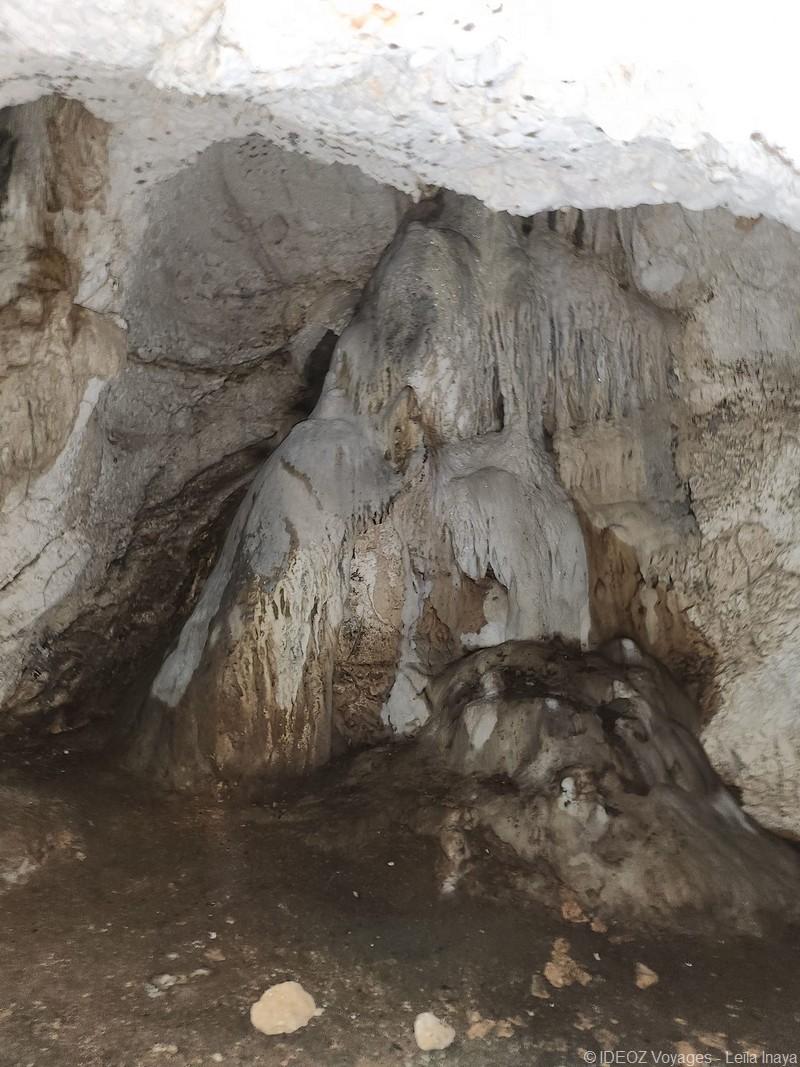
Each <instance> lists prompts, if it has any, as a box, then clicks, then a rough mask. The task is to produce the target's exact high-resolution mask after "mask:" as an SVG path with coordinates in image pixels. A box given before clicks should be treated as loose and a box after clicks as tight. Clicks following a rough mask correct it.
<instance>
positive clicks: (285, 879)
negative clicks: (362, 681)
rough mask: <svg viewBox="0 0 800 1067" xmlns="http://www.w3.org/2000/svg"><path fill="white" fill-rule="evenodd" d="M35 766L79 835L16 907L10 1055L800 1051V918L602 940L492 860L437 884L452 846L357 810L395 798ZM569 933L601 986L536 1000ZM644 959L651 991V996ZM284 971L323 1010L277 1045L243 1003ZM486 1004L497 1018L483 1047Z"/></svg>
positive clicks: (18, 1065) (464, 1060) (8, 1011)
mask: <svg viewBox="0 0 800 1067" xmlns="http://www.w3.org/2000/svg"><path fill="white" fill-rule="evenodd" d="M15 773H16V774H17V777H18V778H19V768H17V771H16V772H15ZM23 776H27V782H28V784H29V785H30V786H31V788H32V789H34V790H40V791H41V790H44V791H45V792H48V793H49V794H50V795H57V796H58V797H59V798H61V800H63V802H64V803H65V804H66V806H67V808H68V809H69V810H70V811H71V812H72V816H71V818H72V820H73V836H72V837H71V838H69V841H70V842H71V843H70V844H69V846H68V847H66V848H63V849H60V850H59V851H58V852H56V853H54V854H53V856H52V857H51V858H50V859H49V860H48V861H47V862H46V863H45V864H44V865H43V866H42V868H41V869H40V870H39V871H38V872H36V873H35V874H34V875H33V876H32V877H31V878H30V880H29V881H28V882H27V883H26V884H24V885H21V886H15V887H14V888H12V889H10V890H8V891H7V892H5V893H4V894H3V896H2V897H1V898H0V909H1V914H2V932H1V933H0V938H1V941H0V950H1V952H2V956H1V957H0V958H2V968H1V969H0V1064H2V1065H3V1067H6V1065H8V1067H11V1065H13V1067H24V1065H36V1067H39V1065H42V1067H44V1065H50V1064H58V1065H64V1067H67V1065H68V1067H83V1065H101V1064H102V1065H108V1067H123V1065H124V1067H128V1065H130V1067H134V1065H136V1067H145V1065H147V1067H150V1065H156V1064H165V1065H167V1064H168V1065H170V1067H180V1065H184V1064H185V1065H188V1064H212V1063H223V1064H228V1065H231V1067H233V1065H249V1064H259V1065H264V1067H273V1065H274V1067H278V1065H296V1067H306V1065H308V1067H311V1065H314V1067H322V1065H331V1067H337V1065H342V1067H345V1065H346V1067H378V1065H391V1064H397V1065H398V1067H399V1065H412V1064H413V1065H416V1064H432V1065H435V1064H438V1063H442V1064H444V1063H452V1064H459V1065H465V1067H473V1065H474V1067H478V1065H480V1067H489V1065H491V1067H506V1065H509V1067H510V1065H512V1064H513V1065H521V1064H545V1065H548V1064H577V1063H583V1062H589V1063H592V1062H601V1054H602V1053H603V1052H604V1051H606V1052H607V1051H608V1050H613V1051H615V1052H618V1053H620V1052H621V1053H625V1054H628V1055H627V1059H626V1062H635V1060H636V1059H639V1058H640V1057H641V1059H640V1062H645V1063H649V1064H652V1063H656V1062H672V1063H674V1062H676V1061H675V1060H674V1059H672V1060H666V1061H665V1060H664V1059H663V1058H662V1059H661V1060H660V1061H659V1054H660V1055H661V1056H662V1057H666V1056H669V1057H674V1056H675V1055H678V1056H680V1055H683V1056H684V1057H686V1056H687V1055H688V1054H689V1053H690V1052H691V1051H694V1052H696V1053H700V1054H706V1055H707V1057H708V1059H707V1060H706V1061H705V1062H721V1063H724V1062H726V1053H727V1062H744V1060H743V1058H742V1054H744V1053H747V1052H748V1051H749V1050H756V1056H757V1059H751V1060H750V1062H765V1061H764V1060H763V1059H762V1058H761V1050H763V1051H765V1052H768V1053H772V1054H782V1055H783V1056H789V1057H791V1056H792V1055H794V1056H796V1057H800V969H799V967H798V939H797V936H796V934H795V933H794V932H791V931H781V930H775V931H773V932H772V933H770V934H769V935H764V936H763V937H762V938H761V939H747V938H742V937H737V938H731V937H726V936H724V934H723V933H721V932H719V931H716V932H714V931H711V930H709V931H708V933H707V934H706V936H704V937H697V936H689V935H687V934H682V933H679V932H671V933H669V934H665V933H661V934H641V933H637V932H635V931H632V930H626V929H624V928H623V927H621V926H616V927H613V926H612V927H611V928H610V929H609V930H608V931H607V932H605V933H598V932H594V931H592V930H591V929H590V928H589V926H588V925H586V924H580V925H577V924H574V923H568V922H566V921H564V919H562V917H561V915H560V913H559V912H558V910H552V911H551V910H547V909H544V908H542V907H541V906H540V905H537V904H535V903H534V902H532V901H531V900H530V899H528V898H527V897H525V896H523V895H522V894H521V893H518V892H516V891H514V890H512V889H510V888H509V885H508V884H507V883H505V884H504V885H501V884H500V881H497V880H496V879H495V875H494V874H493V872H496V871H497V870H498V865H492V864H491V863H490V862H489V861H490V860H491V857H488V859H487V862H486V867H485V870H486V874H485V878H484V883H483V891H482V892H481V893H480V894H478V895H474V894H473V895H467V894H465V893H462V892H460V891H458V890H457V891H456V892H455V893H454V894H452V895H451V896H442V895H441V894H440V893H439V889H438V882H437V877H436V874H435V871H436V865H437V857H438V855H439V846H438V843H437V841H436V840H435V839H434V838H432V837H427V836H422V835H420V834H418V833H416V832H414V831H413V830H411V829H410V827H409V826H408V825H406V823H405V822H404V818H403V803H402V798H398V802H397V805H396V810H395V811H394V812H390V813H389V817H388V818H387V820H386V821H385V822H383V823H381V820H377V821H376V820H372V821H370V820H369V819H367V820H366V821H365V820H364V818H363V815H364V813H365V811H368V810H369V808H370V805H375V804H380V805H385V804H386V797H385V796H382V795H381V794H380V791H378V792H377V793H375V794H374V795H371V793H370V789H369V786H368V785H367V786H364V787H360V788H353V787H351V786H343V785H342V781H341V780H339V779H337V777H336V772H335V771H333V772H329V774H328V775H327V776H325V777H324V778H323V779H321V780H320V782H319V783H318V784H317V785H315V786H313V787H312V791H311V792H308V793H306V794H304V795H303V796H302V797H294V798H292V797H289V796H284V797H283V798H281V799H279V800H277V801H271V802H262V803H261V804H258V805H255V804H249V805H237V806H235V807H234V806H232V805H230V804H222V803H218V804H214V803H211V802H205V803H202V804H201V803H198V802H196V801H189V800H186V799H184V798H178V797H174V796H166V797H164V796H160V795H155V794H154V793H153V792H152V791H147V790H146V789H144V788H143V786H142V785H141V784H139V783H136V782H134V781H132V780H129V779H127V778H125V776H123V775H120V774H118V773H110V772H108V771H107V770H103V769H102V768H97V767H96V766H94V767H93V766H92V761H91V760H87V759H86V758H85V757H80V756H77V755H76V756H74V757H72V756H69V755H64V756H63V757H62V758H61V759H60V760H59V761H57V762H55V763H54V762H53V760H52V759H48V760H45V761H31V762H30V764H29V766H28V767H27V768H23ZM387 827H390V829H387ZM558 937H562V938H566V939H567V940H568V941H569V944H570V952H571V955H572V956H573V957H574V958H575V959H576V960H577V961H578V962H579V963H580V964H582V965H583V966H584V967H585V969H586V970H588V971H589V972H590V973H591V975H592V979H591V981H590V982H589V983H588V984H587V985H586V986H581V985H579V984H575V985H572V986H570V987H568V988H562V989H553V990H552V995H551V996H550V998H549V999H547V1000H542V999H536V998H534V997H533V996H532V995H531V992H530V985H531V977H532V975H533V974H534V973H535V972H540V971H541V970H542V968H543V966H544V964H545V963H546V962H547V961H548V959H549V958H550V954H551V950H552V946H553V942H554V939H556V938H558ZM637 963H644V964H646V965H647V966H648V967H650V968H652V970H653V971H655V972H656V974H657V975H658V976H659V981H658V983H657V984H656V985H653V986H652V987H651V988H649V989H646V990H642V989H639V988H637V986H636V985H635V982H634V975H635V967H636V964H637ZM164 975H170V976H172V978H169V979H163V978H162V979H160V985H161V986H164V987H165V988H160V987H159V982H154V981H153V980H154V979H155V978H157V977H158V976H164ZM172 979H175V981H174V983H172ZM289 979H294V980H297V981H299V982H301V983H302V985H303V986H304V987H305V988H306V989H307V990H308V991H309V992H310V993H311V994H312V995H313V996H314V997H315V999H316V1002H317V1004H318V1005H319V1006H321V1007H322V1008H323V1009H324V1010H323V1012H322V1014H321V1015H320V1016H319V1017H317V1018H315V1019H312V1021H311V1022H310V1023H309V1024H308V1026H307V1027H305V1028H304V1029H302V1030H299V1031H297V1032H296V1033H294V1034H292V1035H288V1036H282V1037H266V1036H264V1035H262V1034H260V1033H259V1032H258V1031H256V1030H255V1029H253V1027H252V1026H251V1024H250V1022H249V1018H248V1009H249V1006H250V1004H251V1003H252V1002H253V1001H254V1000H256V999H257V998H258V996H259V995H260V994H261V992H262V991H263V990H264V989H265V988H266V987H268V986H269V985H271V984H273V983H275V982H281V981H285V980H289ZM170 983H172V984H170ZM423 1011H432V1012H434V1013H436V1014H437V1015H439V1016H440V1017H441V1018H443V1019H447V1020H448V1021H450V1022H451V1023H452V1024H453V1025H454V1026H455V1028H456V1031H457V1037H456V1041H455V1043H454V1044H453V1045H452V1046H451V1047H450V1048H449V1049H448V1050H447V1051H444V1052H434V1053H422V1052H420V1051H419V1050H418V1049H417V1047H416V1045H415V1043H414V1038H413V1030H412V1027H413V1020H414V1017H415V1016H416V1014H417V1013H418V1012H423ZM478 1019H480V1020H494V1021H495V1024H496V1025H495V1026H493V1027H491V1028H488V1025H487V1026H480V1025H479V1026H478V1027H477V1028H476V1029H477V1030H479V1031H483V1030H487V1029H488V1033H486V1034H485V1036H475V1037H473V1038H472V1039H470V1038H469V1037H468V1036H467V1031H468V1029H469V1027H470V1025H471V1023H472V1022H475V1021H476V1020H478ZM734 1055H739V1056H740V1059H739V1060H738V1061H734V1060H733V1056H734ZM593 1056H594V1057H595V1059H592V1057H593ZM606 1062H608V1061H606ZM677 1062H687V1060H686V1059H684V1060H682V1061H681V1060H680V1059H679V1060H678V1061H677ZM688 1062H691V1060H689V1061H688ZM778 1062H780V1061H778ZM782 1062H792V1060H791V1059H789V1060H784V1061H782ZM794 1062H797V1059H795V1060H794Z"/></svg>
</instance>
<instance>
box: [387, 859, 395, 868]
mask: <svg viewBox="0 0 800 1067" xmlns="http://www.w3.org/2000/svg"><path fill="white" fill-rule="evenodd" d="M386 866H387V867H394V860H389V862H388V863H387V864H386Z"/></svg>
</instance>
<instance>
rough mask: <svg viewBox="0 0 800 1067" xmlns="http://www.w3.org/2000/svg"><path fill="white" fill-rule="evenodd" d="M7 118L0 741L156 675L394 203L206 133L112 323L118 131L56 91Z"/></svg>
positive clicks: (367, 265) (340, 172) (339, 172)
mask: <svg viewBox="0 0 800 1067" xmlns="http://www.w3.org/2000/svg"><path fill="white" fill-rule="evenodd" d="M4 128H5V131H6V132H5V135H4V136H5V144H6V154H7V157H8V166H7V169H6V173H5V175H4V181H5V187H6V196H5V205H4V210H3V215H2V222H0V225H1V226H2V230H3V239H4V257H3V264H2V272H1V276H0V282H1V283H2V289H3V301H4V302H5V306H4V309H3V312H2V317H0V332H2V337H3V352H4V356H3V362H2V365H0V384H2V393H1V394H0V405H1V406H2V409H3V417H2V419H0V707H2V708H3V713H2V715H0V731H5V730H8V729H9V728H11V727H12V726H14V725H19V724H20V723H23V724H24V723H25V722H26V721H30V722H35V723H37V725H39V726H41V724H42V721H44V725H45V726H46V727H47V728H49V729H51V730H54V731H60V730H64V729H70V728H72V727H74V726H76V725H81V724H83V723H85V722H86V721H87V720H88V719H89V718H90V717H91V716H93V715H97V714H98V713H109V712H114V713H115V714H116V713H118V712H119V704H120V700H123V701H124V699H125V694H126V693H128V694H135V693H136V691H137V689H138V690H140V691H141V690H143V689H146V686H147V684H148V681H149V677H148V676H152V672H153V670H154V669H155V667H156V666H157V659H156V660H155V661H154V662H153V663H152V665H148V661H149V657H152V656H153V655H154V654H155V655H156V657H160V655H161V654H162V650H163V647H164V644H165V643H168V642H169V640H170V639H171V637H172V636H173V635H174V634H175V632H176V630H177V629H178V628H179V627H180V624H181V622H182V621H183V619H184V618H185V616H186V614H187V613H188V610H189V609H190V608H191V605H192V604H193V602H194V600H195V599H196V596H197V593H198V591H199V587H200V585H201V584H202V581H203V579H204V577H205V575H206V574H207V572H208V569H209V566H210V563H211V561H212V560H213V558H214V556H215V554H216V552H217V549H218V546H219V542H220V540H221V535H222V534H223V533H224V525H225V523H226V522H227V521H229V518H230V516H231V514H232V511H233V509H234V508H235V506H236V505H237V504H238V503H239V501H240V500H241V497H242V495H243V493H244V490H245V488H246V485H247V483H248V482H249V481H250V480H251V478H252V476H253V474H254V472H255V471H256V470H257V468H258V467H259V465H260V464H261V463H262V462H263V460H264V458H265V457H266V456H267V455H269V453H270V452H271V451H272V450H273V449H274V447H275V446H276V444H277V443H279V442H280V441H281V440H282V438H283V437H284V436H285V434H286V433H287V431H288V430H289V429H290V428H291V426H293V425H294V424H295V423H296V422H297V421H298V420H300V419H302V418H303V417H304V416H305V415H306V414H307V413H308V412H309V411H310V410H311V408H312V407H313V405H314V403H315V401H316V398H317V396H318V395H319V391H320V388H321V382H322V378H323V377H324V373H325V371H326V369H327V366H328V363H329V362H330V355H331V352H332V348H333V343H334V341H335V339H336V336H337V335H338V333H339V332H341V330H342V329H343V327H344V326H345V325H346V323H347V321H348V320H349V317H350V315H351V313H352V308H353V306H354V304H355V302H356V300H357V299H358V295H359V292H360V290H361V287H362V285H363V283H364V281H365V280H366V278H367V276H368V274H369V272H370V271H371V270H372V268H373V266H374V264H375V262H376V260H377V257H378V256H379V255H380V253H381V251H382V250H383V248H384V247H385V245H386V244H387V243H388V241H389V240H390V239H391V237H392V235H393V234H394V231H395V229H396V225H397V219H398V217H399V213H400V210H401V207H402V201H401V200H400V199H398V197H397V195H396V194H395V193H394V192H393V191H391V190H388V189H385V188H382V187H380V186H378V185H376V184H375V183H373V182H371V181H369V180H367V179H365V178H363V177H362V176H361V175H359V174H358V173H357V172H355V171H353V170H351V169H348V168H345V167H333V168H326V167H323V166H320V165H312V164H309V163H308V162H307V161H305V160H304V159H302V158H300V157H299V156H286V155H284V154H283V153H281V152H280V151H279V150H278V149H276V148H274V147H272V146H269V145H267V144H266V143H265V142H264V141H262V140H261V139H260V138H257V137H256V138H252V137H251V138H249V139H244V140H242V139H240V140H239V141H237V142H235V143H232V144H226V145H218V146H216V147H215V148H214V149H213V150H212V151H210V152H209V153H208V154H207V155H206V156H203V157H202V158H201V159H199V160H198V161H197V162H196V163H195V165H194V166H193V167H189V168H188V169H186V170H185V171H183V172H182V173H180V174H178V175H177V176H176V177H175V178H174V179H173V181H172V182H167V183H166V184H164V185H163V186H162V187H161V188H160V189H159V191H158V194H157V195H156V196H155V197H154V198H153V199H152V201H151V203H150V205H149V208H148V217H149V226H148V227H146V228H145V227H144V226H141V231H140V243H139V244H138V245H137V246H135V249H136V250H135V252H131V251H130V250H129V252H128V262H127V268H128V269H127V273H126V276H125V280H126V282H127V285H126V291H125V293H124V298H123V299H121V301H120V304H119V306H120V309H124V311H125V315H126V318H125V319H122V318H120V317H118V316H112V315H111V314H100V313H97V312H94V311H89V310H88V309H87V308H86V307H85V306H84V304H83V303H81V301H85V302H91V301H90V300H89V297H88V295H87V294H86V292H84V291H83V290H85V289H86V287H87V285H88V282H87V277H86V272H87V271H92V270H94V266H95V264H96V257H97V255H98V248H97V246H96V245H93V244H92V240H91V238H92V236H93V237H94V239H95V240H96V238H97V227H98V226H99V225H100V223H99V222H98V216H102V217H104V218H105V219H106V224H107V226H108V227H109V228H110V229H111V230H115V228H116V227H118V226H119V225H120V223H119V219H118V218H115V217H114V214H113V210H114V205H115V197H116V196H117V195H118V193H119V189H118V187H117V186H115V185H114V180H113V177H111V178H110V177H109V172H111V173H112V174H113V168H114V164H113V161H111V160H110V159H109V153H108V138H109V130H108V128H107V127H106V125H105V124H104V123H102V122H100V121H98V120H97V119H94V118H93V117H92V116H91V115H89V114H88V112H86V111H85V110H84V109H83V108H82V107H81V106H80V105H78V104H76V103H74V102H64V101H60V100H57V99H55V98H51V99H47V100H44V101H40V102H38V103H36V104H33V105H29V106H28V107H25V108H19V109H9V110H7V112H5V113H4ZM138 221H139V222H142V221H143V220H141V219H140V220H138ZM117 288H119V286H117ZM120 295H121V297H122V294H120ZM125 326H128V327H129V328H128V329H127V330H126V329H125V328H124V327H125Z"/></svg>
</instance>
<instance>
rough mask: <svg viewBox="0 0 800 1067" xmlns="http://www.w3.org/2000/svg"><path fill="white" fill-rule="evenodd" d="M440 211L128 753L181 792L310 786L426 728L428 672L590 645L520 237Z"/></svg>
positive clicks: (282, 466)
mask: <svg viewBox="0 0 800 1067" xmlns="http://www.w3.org/2000/svg"><path fill="white" fill-rule="evenodd" d="M427 211H428V213H429V216H430V217H429V218H428V219H412V220H410V221H409V222H408V224H407V225H406V226H405V227H404V228H403V229H402V231H401V233H400V235H399V236H398V238H397V239H396V240H395V242H394V243H393V245H392V246H391V248H390V249H389V251H388V252H387V254H386V255H385V257H384V259H383V261H382V263H381V265H380V268H379V269H378V271H377V272H376V274H375V276H374V277H373V279H372V281H371V283H370V285H369V287H368V289H367V292H366V294H365V298H364V301H363V304H362V308H361V310H360V312H359V314H358V315H357V316H356V319H355V320H354V322H353V323H352V324H351V326H350V327H349V328H348V329H347V331H346V332H345V333H344V335H343V336H342V338H341V339H340V341H339V343H338V345H337V348H336V352H335V353H334V358H333V363H332V366H331V369H330V371H329V373H328V376H327V379H326V383H325V387H324V390H323V394H322V397H321V399H320V402H319V404H318V406H317V408H316V409H315V411H314V413H313V415H312V417H311V418H310V419H309V420H308V421H307V422H305V423H303V424H302V425H300V426H298V427H296V429H295V430H294V432H293V433H292V434H290V436H289V437H288V438H287V439H286V441H285V442H284V443H283V445H282V446H281V447H280V448H279V449H277V450H276V452H275V454H274V456H273V457H272V458H271V460H270V461H269V462H268V463H267V464H266V465H265V467H264V469H263V470H262V471H261V473H260V474H259V476H258V478H257V479H256V480H255V482H254V483H253V485H252V487H251V488H250V490H249V491H248V495H247V498H246V501H245V504H244V505H243V506H242V507H241V508H240V510H239V513H238V515H237V518H236V521H235V523H234V525H233V527H232V528H231V530H230V532H229V534H228V538H227V541H226V544H225V547H224V549H223V552H222V555H221V557H220V560H219V561H218V563H217V565H216V567H215V568H214V571H213V573H212V575H211V577H210V579H209V581H208V583H207V585H206V587H205V589H204V590H203V594H202V596H201V598H200V601H199V602H198V605H197V607H196V609H195V611H194V613H193V614H192V617H191V618H190V619H189V621H188V622H187V624H186V626H185V627H184V630H183V632H182V634H181V636H180V639H179V641H178V643H177V646H176V648H175V649H174V650H173V651H172V652H171V653H170V655H169V656H168V657H167V659H166V661H165V663H164V665H163V667H162V668H161V671H160V672H159V674H158V676H157V678H156V680H155V682H154V684H153V687H152V691H151V694H150V700H149V705H148V708H147V710H146V713H145V717H144V722H143V725H142V728H141V731H140V736H139V740H138V742H137V749H136V752H135V754H134V761H135V762H136V763H137V764H138V765H139V766H141V765H145V766H149V767H150V768H152V769H155V770H156V772H157V773H158V774H159V775H160V776H161V777H162V778H163V779H165V780H167V781H169V782H171V783H173V784H177V785H181V786H184V785H196V784H197V783H198V782H201V781H202V780H203V779H204V778H206V779H209V778H212V777H213V776H217V775H218V776H221V777H223V778H225V779H229V780H237V779H239V778H242V777H247V778H254V777H255V778H257V777H259V776H271V777H274V776H276V775H277V776H279V775H281V774H286V773H290V774H292V773H293V774H296V773H300V772H302V771H305V770H307V769H309V768H311V767H314V766H317V765H319V764H321V763H323V762H325V761H326V760H327V759H328V758H329V756H330V754H331V751H332V747H333V745H334V736H336V738H337V740H341V741H343V742H345V743H347V742H348V741H350V740H351V739H352V740H358V741H360V740H363V739H364V738H365V737H369V736H380V735H381V734H382V733H384V732H385V731H386V730H387V729H391V730H395V731H405V730H410V729H415V728H417V727H418V726H419V725H421V724H422V722H424V720H425V719H426V717H427V706H426V703H425V701H424V699H423V698H422V696H421V691H422V689H423V688H424V687H425V684H426V681H427V679H428V678H429V677H430V676H431V674H432V673H435V672H437V671H438V670H440V669H441V668H442V667H443V666H444V665H446V663H447V662H449V661H451V660H452V659H453V658H454V657H455V656H457V655H459V654H460V652H461V651H463V648H464V647H465V646H466V647H469V645H470V644H473V645H475V646H479V645H481V644H483V643H485V642H488V643H495V642H496V641H497V640H501V639H504V638H509V637H510V638H517V637H536V636H541V635H545V634H548V633H553V632H555V633H559V634H562V635H563V636H564V637H566V638H571V639H575V640H582V639H584V638H585V637H586V635H587V632H588V622H589V620H588V610H587V589H586V582H587V571H586V558H585V553H584V548H583V537H582V534H581V530H580V526H579V523H578V519H577V516H576V515H575V512H574V511H573V509H572V507H571V505H570V502H569V500H568V498H567V496H566V494H565V493H564V491H563V489H562V488H561V487H560V485H559V484H558V481H557V479H556V476H555V468H554V465H553V462H552V457H551V456H550V455H549V454H548V453H547V450H546V433H545V429H544V426H543V421H542V420H543V408H544V405H545V400H546V397H545V396H544V394H543V392H542V390H541V387H540V384H539V383H541V382H542V381H543V380H544V378H543V374H542V366H543V362H544V361H545V360H546V358H547V349H548V347H549V344H550V332H549V328H548V327H546V325H545V322H543V321H542V319H541V318H540V317H539V316H538V315H537V314H536V311H537V304H536V301H535V292H534V290H533V286H532V284H531V282H532V270H533V266H532V262H531V260H530V258H529V257H528V255H527V254H526V252H525V250H524V234H523V232H522V230H521V228H520V224H519V222H514V221H513V220H511V219H510V218H508V217H506V216H501V215H495V214H493V213H491V212H489V211H487V210H486V209H485V208H483V207H481V206H480V205H478V204H476V203H474V202H471V201H464V200H460V199H459V198H452V199H450V200H445V201H444V202H442V203H434V204H429V205H428V206H427ZM612 288H613V290H614V291H613V292H611V290H612ZM529 292H530V293H531V294H532V295H534V300H533V301H532V302H529V301H528V300H522V299H520V297H521V295H522V294H523V293H529ZM607 292H608V296H609V298H610V299H611V301H612V303H613V301H614V300H616V301H624V295H623V294H619V295H617V294H618V293H619V290H618V289H617V288H616V287H615V286H612V285H609V286H607ZM606 310H607V309H606ZM598 313H599V314H601V315H602V314H603V304H602V301H600V302H598V301H596V300H595V299H593V298H592V297H589V298H588V299H587V303H586V306H585V308H584V314H586V315H587V317H588V316H589V315H593V314H598ZM609 328H613V327H611V326H610V327H609ZM484 608H485V609H486V610H484Z"/></svg>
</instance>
